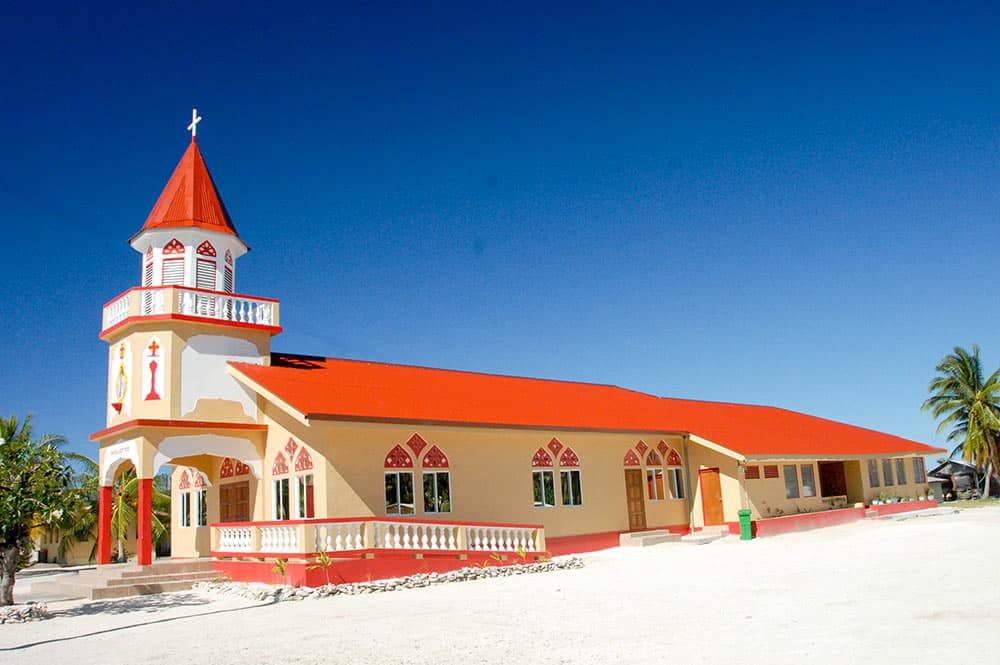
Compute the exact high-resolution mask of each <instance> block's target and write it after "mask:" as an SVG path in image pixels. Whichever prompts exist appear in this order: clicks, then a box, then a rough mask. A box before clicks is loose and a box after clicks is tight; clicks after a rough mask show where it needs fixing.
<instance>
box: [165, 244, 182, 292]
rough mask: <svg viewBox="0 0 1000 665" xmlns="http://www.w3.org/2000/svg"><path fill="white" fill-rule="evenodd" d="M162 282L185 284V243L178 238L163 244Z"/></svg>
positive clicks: (167, 284) (166, 284) (166, 283)
mask: <svg viewBox="0 0 1000 665" xmlns="http://www.w3.org/2000/svg"><path fill="white" fill-rule="evenodd" d="M162 254H163V262H162V265H161V268H160V269H161V278H160V284H161V285H163V286H170V285H177V286H184V245H182V244H181V242H180V241H179V240H177V238H174V239H172V240H171V241H170V242H168V243H167V244H166V245H164V246H163V252H162Z"/></svg>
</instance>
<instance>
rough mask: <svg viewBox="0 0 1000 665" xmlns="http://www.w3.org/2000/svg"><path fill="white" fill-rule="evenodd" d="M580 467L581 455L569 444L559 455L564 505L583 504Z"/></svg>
mask: <svg viewBox="0 0 1000 665" xmlns="http://www.w3.org/2000/svg"><path fill="white" fill-rule="evenodd" d="M579 467H580V458H579V456H577V454H576V452H575V451H574V450H573V449H572V448H570V447H568V446H567V447H566V449H565V450H563V451H562V454H561V455H560V456H559V484H560V489H561V490H562V505H563V506H582V505H583V479H582V478H581V474H580V469H579Z"/></svg>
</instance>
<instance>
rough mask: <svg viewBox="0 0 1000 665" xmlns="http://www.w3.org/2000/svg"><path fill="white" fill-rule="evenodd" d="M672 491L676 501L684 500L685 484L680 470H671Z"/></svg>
mask: <svg viewBox="0 0 1000 665" xmlns="http://www.w3.org/2000/svg"><path fill="white" fill-rule="evenodd" d="M670 491H671V493H672V494H673V496H674V498H675V499H683V498H684V483H683V478H682V476H681V470H680V469H670Z"/></svg>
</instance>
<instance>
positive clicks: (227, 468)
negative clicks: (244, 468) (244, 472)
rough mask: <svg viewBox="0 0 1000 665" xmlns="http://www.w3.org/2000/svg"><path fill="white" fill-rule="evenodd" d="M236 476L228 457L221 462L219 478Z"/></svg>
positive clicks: (231, 461)
mask: <svg viewBox="0 0 1000 665" xmlns="http://www.w3.org/2000/svg"><path fill="white" fill-rule="evenodd" d="M235 475H236V469H235V468H234V467H233V460H232V459H231V458H229V457H227V458H226V459H224V460H222V466H221V467H219V478H232V477H233V476H235Z"/></svg>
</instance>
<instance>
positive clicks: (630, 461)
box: [622, 448, 641, 466]
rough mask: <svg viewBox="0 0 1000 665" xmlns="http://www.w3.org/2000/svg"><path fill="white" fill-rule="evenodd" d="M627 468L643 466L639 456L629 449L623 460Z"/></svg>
mask: <svg viewBox="0 0 1000 665" xmlns="http://www.w3.org/2000/svg"><path fill="white" fill-rule="evenodd" d="M622 462H623V463H624V464H625V466H641V464H640V462H639V456H638V455H636V454H635V451H634V450H632V449H631V448H629V449H628V450H627V451H626V452H625V459H624V460H622Z"/></svg>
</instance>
